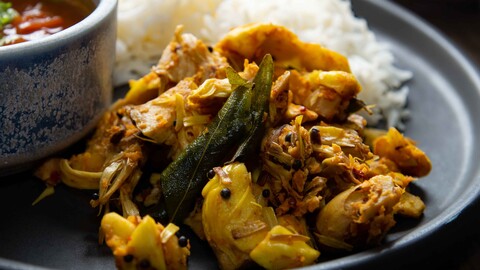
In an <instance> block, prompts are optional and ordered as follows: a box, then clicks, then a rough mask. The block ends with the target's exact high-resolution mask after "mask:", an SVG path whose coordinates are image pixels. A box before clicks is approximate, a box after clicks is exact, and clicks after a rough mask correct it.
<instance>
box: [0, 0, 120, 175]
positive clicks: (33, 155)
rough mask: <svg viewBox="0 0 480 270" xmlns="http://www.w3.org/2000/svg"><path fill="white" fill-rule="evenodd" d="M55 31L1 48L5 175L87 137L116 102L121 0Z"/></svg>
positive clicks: (110, 0) (0, 149)
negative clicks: (114, 81)
mask: <svg viewBox="0 0 480 270" xmlns="http://www.w3.org/2000/svg"><path fill="white" fill-rule="evenodd" d="M94 2H95V4H96V8H95V9H94V10H93V12H92V13H91V14H90V15H88V16H87V17H86V18H85V19H83V20H82V21H80V22H78V23H77V24H75V25H73V26H71V27H69V28H67V29H64V30H62V31H60V32H58V33H56V34H53V35H51V36H48V37H45V38H42V39H38V40H33V41H28V42H23V43H19V44H14V45H9V46H3V47H0V127H1V128H0V175H8V174H12V173H14V172H18V171H22V170H25V169H28V168H31V167H32V166H34V165H35V164H36V163H38V162H40V161H41V160H42V159H44V158H46V157H48V156H50V155H52V154H55V153H58V152H60V151H62V150H63V149H65V148H67V147H68V146H70V145H72V144H74V143H75V142H77V141H79V140H80V139H81V138H82V137H84V136H85V135H87V134H88V133H89V132H90V131H91V130H92V129H93V128H94V126H95V125H96V123H97V122H98V120H99V117H100V116H101V115H102V112H103V111H105V110H106V109H107V107H108V106H109V104H110V103H111V99H112V72H113V65H114V60H115V39H116V8H117V0H95V1H94Z"/></svg>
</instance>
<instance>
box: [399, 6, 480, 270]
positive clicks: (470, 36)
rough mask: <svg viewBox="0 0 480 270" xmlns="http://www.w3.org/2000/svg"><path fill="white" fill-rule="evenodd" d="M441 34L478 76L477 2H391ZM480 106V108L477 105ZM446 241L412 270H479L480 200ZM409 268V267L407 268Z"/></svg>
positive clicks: (479, 26)
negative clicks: (474, 69)
mask: <svg viewBox="0 0 480 270" xmlns="http://www.w3.org/2000/svg"><path fill="white" fill-rule="evenodd" d="M392 1H394V2H396V3H397V4H399V5H401V6H403V7H404V8H406V9H408V10H410V11H411V12H413V13H415V14H416V15H418V16H419V17H421V18H422V19H424V20H425V21H426V22H427V23H429V24H430V25H431V26H433V27H434V28H435V29H437V30H438V31H440V32H441V33H442V34H443V35H444V36H445V37H446V38H447V39H449V40H450V41H451V42H452V43H453V44H454V45H456V46H457V48H458V49H460V50H461V51H462V52H463V53H464V55H465V56H466V57H467V58H468V59H470V61H471V63H472V64H473V65H474V66H475V67H476V68H477V70H478V71H479V73H480V1H479V0H392ZM479 105H480V104H479ZM443 237H445V242H448V244H446V245H439V246H438V247H430V248H431V249H432V252H431V255H430V256H429V257H427V258H419V259H418V260H417V263H416V264H415V265H413V266H412V268H418V269H462V270H470V269H480V200H477V201H476V203H475V204H474V205H472V207H470V208H469V209H468V211H467V213H466V215H464V216H463V217H462V218H461V219H460V220H459V221H458V222H457V225H456V227H455V228H453V229H452V230H451V231H450V232H449V233H448V234H445V235H443ZM409 268H410V267H409Z"/></svg>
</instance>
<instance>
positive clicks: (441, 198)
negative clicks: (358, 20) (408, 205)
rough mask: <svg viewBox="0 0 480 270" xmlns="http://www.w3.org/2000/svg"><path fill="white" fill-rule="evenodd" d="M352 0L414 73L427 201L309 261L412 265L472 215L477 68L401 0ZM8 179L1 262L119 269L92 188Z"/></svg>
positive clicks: (207, 259)
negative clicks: (356, 243) (377, 236)
mask: <svg viewBox="0 0 480 270" xmlns="http://www.w3.org/2000/svg"><path fill="white" fill-rule="evenodd" d="M353 4H354V9H355V12H356V14H357V15H359V16H361V17H364V18H366V19H367V21H368V23H369V25H370V27H371V28H372V29H373V30H374V31H375V32H376V33H377V35H378V38H379V39H381V40H383V41H387V42H389V43H390V44H391V46H392V51H393V52H394V54H395V56H396V58H397V64H398V66H399V67H401V68H405V69H408V70H411V71H413V73H414V78H413V79H412V80H411V81H410V82H409V83H408V85H409V86H410V90H411V92H410V95H409V108H410V109H411V113H412V116H413V117H412V118H411V120H410V121H409V122H408V123H407V132H406V133H407V135H408V136H410V137H412V138H414V139H415V140H416V141H417V142H418V143H419V146H420V147H421V148H422V149H424V150H425V151H426V152H427V154H428V155H429V156H430V157H431V160H432V163H433V171H432V172H431V174H430V175H429V176H428V177H426V178H423V179H421V180H419V181H418V182H416V183H415V184H414V186H413V192H414V193H416V194H418V195H420V196H422V198H424V200H425V202H426V204H427V209H426V211H425V214H424V216H423V217H422V218H421V219H420V220H417V221H412V220H400V221H399V222H398V224H397V226H396V227H395V229H394V230H393V231H392V232H391V233H389V234H388V236H387V238H386V241H385V243H384V244H383V245H382V246H380V247H378V248H375V249H370V250H367V251H364V252H360V253H357V254H354V255H350V256H347V257H343V258H340V259H336V260H332V261H327V262H323V263H321V264H318V265H314V266H312V267H310V268H309V269H334V268H335V269H337V268H344V269H346V268H359V267H366V266H368V267H369V268H372V267H375V266H382V265H383V266H385V264H389V267H392V266H397V267H398V266H401V265H402V264H404V265H407V264H408V262H409V261H411V259H412V258H413V257H415V256H412V255H418V256H425V254H426V251H425V250H428V249H431V246H430V245H431V244H434V245H436V246H439V245H442V244H445V243H447V242H448V241H446V238H445V239H443V237H448V233H449V232H450V231H451V230H452V228H456V223H458V222H459V220H464V219H465V216H467V215H469V214H470V213H469V212H470V211H469V209H470V208H471V205H472V204H473V202H474V201H475V200H476V199H477V198H478V197H479V194H480V174H479V170H478V167H477V164H476V163H477V161H478V160H480V157H479V155H480V149H479V144H478V142H477V141H476V140H475V134H480V130H479V128H480V120H479V119H480V118H478V117H477V116H478V115H480V110H479V107H478V104H480V79H479V76H478V73H477V72H476V70H475V69H474V68H473V67H472V65H471V64H470V63H469V62H468V61H467V60H466V59H465V58H464V56H463V55H462V54H461V53H460V52H459V51H458V50H457V49H456V48H455V47H454V46H453V45H452V44H451V43H450V42H448V41H447V40H446V39H444V38H443V37H442V36H441V35H440V34H439V33H438V32H437V31H435V30H434V29H432V28H431V27H430V26H428V25H427V24H425V23H424V22H423V21H421V20H419V19H418V18H417V17H415V16H414V15H412V14H411V13H409V12H407V11H405V10H404V9H401V8H399V7H398V6H396V5H394V4H393V3H391V2H388V1H375V0H369V1H354V3H353ZM0 180H1V181H0V206H1V209H2V211H1V216H2V218H1V221H0V258H3V259H0V268H10V269H25V268H31V267H33V266H32V265H36V266H41V267H48V268H60V269H113V268H114V262H113V258H112V257H111V255H110V251H109V250H108V249H107V248H106V247H105V246H101V245H98V244H97V231H98V225H99V219H98V217H97V212H96V210H95V209H91V208H90V206H89V205H88V201H89V199H90V194H89V193H88V192H83V191H78V190H73V189H69V188H67V187H64V186H59V187H58V188H57V189H56V194H55V195H54V196H52V197H49V198H48V199H46V200H44V201H42V202H41V203H40V204H38V205H36V206H33V207H32V206H31V202H32V201H33V200H34V199H35V198H36V196H37V195H38V194H40V192H41V191H42V189H43V187H44V186H43V184H42V183H40V182H39V181H38V180H36V179H34V178H33V177H32V176H31V174H30V173H29V172H27V173H24V174H20V175H13V176H9V177H8V178H3V179H0ZM193 240H194V241H193V243H192V249H193V250H192V256H191V258H190V266H191V269H212V268H215V259H214V257H213V255H212V253H211V251H210V249H209V248H208V246H207V245H205V243H200V242H198V241H195V239H193ZM427 248H428V249H427ZM400 258H401V259H400ZM399 259H400V260H399ZM19 262H21V263H19Z"/></svg>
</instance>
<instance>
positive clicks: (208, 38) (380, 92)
mask: <svg viewBox="0 0 480 270" xmlns="http://www.w3.org/2000/svg"><path fill="white" fill-rule="evenodd" d="M252 22H271V23H274V24H278V25H283V26H285V27H287V28H289V29H290V30H292V31H293V32H294V33H295V34H296V35H298V37H299V38H300V39H301V40H303V41H307V42H314V43H319V44H321V45H323V46H325V47H327V48H329V49H332V50H334V51H337V52H339V53H341V54H343V55H345V56H346V57H347V58H348V59H349V62H350V67H351V69H352V72H353V74H354V75H355V76H356V77H357V79H358V80H359V82H360V84H361V85H362V88H363V90H362V92H361V93H360V95H359V98H360V99H362V100H363V101H365V103H367V104H374V105H375V106H376V107H375V109H374V111H375V114H374V115H373V116H368V117H367V118H368V121H369V124H371V125H375V124H377V123H378V121H379V120H381V119H385V120H386V122H387V125H388V126H397V127H399V128H403V125H402V123H401V122H402V121H401V119H402V118H404V117H406V116H407V111H406V109H405V103H406V99H407V95H408V88H407V87H406V86H403V87H401V88H400V89H398V88H399V87H400V86H401V85H402V84H403V83H404V82H405V81H406V80H408V79H410V78H411V76H412V75H411V73H410V72H409V71H405V70H401V69H399V68H397V67H395V65H394V61H395V59H394V56H393V54H392V53H391V51H390V48H389V47H388V44H385V43H380V42H379V41H377V39H376V37H375V34H374V33H373V32H372V31H370V30H369V29H368V25H367V22H366V21H365V20H364V19H361V18H356V17H355V16H354V14H353V12H352V10H351V5H350V1H346V0H295V1H292V0H223V1H222V0H208V1H207V0H120V1H119V9H118V39H117V63H116V71H115V76H114V81H115V84H116V85H120V84H123V83H126V82H127V81H128V80H130V79H134V78H138V77H140V76H141V75H144V74H146V73H148V72H149V71H150V69H151V67H152V66H153V65H154V64H156V62H157V61H158V59H159V58H160V55H161V53H162V50H163V49H164V48H165V46H166V45H167V44H168V42H170V40H171V38H172V36H173V32H174V30H175V27H176V26H177V25H178V24H183V25H184V27H185V32H190V33H193V34H194V35H196V36H197V37H199V38H201V39H202V40H203V41H205V42H207V43H210V44H214V43H216V42H217V41H219V40H220V39H221V38H222V36H223V35H225V34H226V33H227V32H228V31H229V30H230V29H232V28H233V27H236V26H239V25H243V24H246V23H252Z"/></svg>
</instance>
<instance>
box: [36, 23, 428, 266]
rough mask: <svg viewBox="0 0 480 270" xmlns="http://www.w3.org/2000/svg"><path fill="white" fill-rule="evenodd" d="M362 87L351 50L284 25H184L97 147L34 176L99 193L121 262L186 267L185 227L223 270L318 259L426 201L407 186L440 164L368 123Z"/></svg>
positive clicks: (371, 242) (133, 85)
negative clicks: (205, 32)
mask: <svg viewBox="0 0 480 270" xmlns="http://www.w3.org/2000/svg"><path fill="white" fill-rule="evenodd" d="M360 91H361V87H360V85H359V83H358V81H357V80H356V78H355V76H354V75H352V73H350V68H349V64H348V61H347V59H346V58H345V57H343V56H342V55H340V54H338V53H336V52H333V51H330V50H328V49H326V48H323V47H322V46H320V45H317V44H309V43H304V42H302V41H300V40H299V39H298V38H297V37H296V36H295V35H294V34H293V33H292V32H290V31H289V30H288V29H286V28H283V27H280V26H276V25H272V24H251V25H246V26H243V27H239V28H236V29H234V30H232V31H231V32H229V33H228V34H227V35H226V36H225V37H224V38H223V39H222V40H221V41H220V42H219V43H218V44H216V45H215V46H214V47H209V46H207V45H206V44H204V43H203V42H202V41H201V40H199V39H197V38H196V37H195V36H193V35H191V34H184V33H182V27H178V29H177V31H176V33H175V36H174V37H173V40H172V41H171V43H170V44H169V45H168V47H167V48H166V49H165V50H164V52H163V54H162V56H161V59H160V60H159V62H158V64H157V65H156V66H155V67H153V68H152V70H151V72H150V73H149V74H146V75H145V76H144V77H142V78H141V79H139V80H132V81H131V82H130V90H129V92H128V93H127V94H126V96H125V97H124V98H123V99H120V100H118V101H117V102H116V103H115V104H113V105H112V107H111V109H110V110H109V111H108V112H106V113H105V115H104V116H103V119H102V120H101V122H100V123H99V124H98V126H97V129H96V131H95V133H94V135H93V137H91V138H90V140H89V141H88V145H87V147H86V149H85V151H84V152H83V153H80V154H77V155H74V156H72V157H71V158H69V159H51V160H49V161H47V162H46V163H45V164H44V165H43V166H42V167H41V168H39V169H38V171H37V172H36V175H37V176H38V177H39V178H41V179H43V180H44V181H45V182H46V183H47V186H49V187H48V188H47V190H48V189H50V190H51V189H52V187H53V186H54V185H56V184H58V183H64V184H66V185H68V186H71V187H73V188H78V189H93V190H98V196H97V197H96V198H94V199H92V200H91V202H90V204H91V206H92V207H96V208H98V209H99V211H100V212H101V213H103V219H102V222H101V232H102V233H101V240H102V242H103V240H104V241H105V242H106V244H107V245H108V246H109V247H110V248H111V249H112V251H113V254H114V256H115V259H116V264H117V266H118V267H119V268H121V269H135V268H142V267H143V268H154V269H167V268H168V269H185V268H187V267H188V263H187V262H188V256H189V255H190V242H189V240H188V239H186V238H185V237H184V236H182V234H181V230H180V226H183V225H185V224H186V225H188V226H190V227H191V228H192V229H193V230H194V231H195V233H196V234H197V235H198V237H199V238H200V239H203V240H204V241H207V242H208V243H209V245H210V246H211V248H212V250H213V251H214V253H215V255H216V258H217V261H218V264H219V267H220V268H221V269H238V268H241V267H245V266H247V265H250V266H251V265H257V266H261V267H263V268H266V269H285V268H293V267H302V266H306V265H310V264H314V263H316V262H318V260H319V258H321V256H322V255H321V254H329V253H332V252H333V253H336V254H338V253H339V252H340V253H345V254H348V253H349V252H355V251H358V250H361V249H365V248H368V247H372V246H375V245H378V244H379V243H381V241H382V239H383V238H384V236H385V235H386V233H387V232H388V231H389V230H390V229H391V228H392V227H393V226H394V225H395V218H396V217H398V216H405V217H411V218H418V217H420V216H421V215H422V213H423V210H424V208H425V204H424V203H423V202H422V200H421V198H419V197H418V196H415V195H414V194H412V193H410V192H409V184H410V183H411V182H412V181H415V180H416V178H418V177H422V176H425V175H427V174H428V173H429V171H430V170H431V163H430V160H429V158H428V157H427V155H426V154H425V153H424V152H422V151H421V150H420V149H419V148H418V147H417V146H416V145H415V142H414V141H412V140H411V139H409V138H406V137H404V136H403V135H402V134H401V133H400V132H399V131H398V130H396V129H395V128H390V129H389V130H385V131H382V130H372V129H370V128H367V126H366V125H367V123H366V121H365V120H364V118H363V117H362V116H361V115H360V114H359V112H360V111H362V113H368V111H369V106H366V105H365V104H364V103H363V102H362V101H360V100H358V99H357V98H356V97H357V94H358V93H359V92H360ZM367 143H368V144H367Z"/></svg>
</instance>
